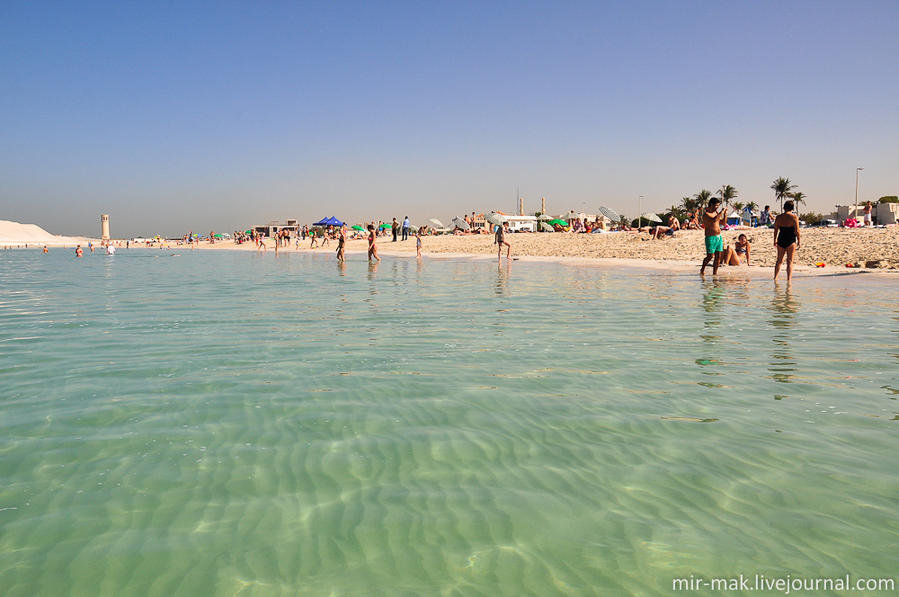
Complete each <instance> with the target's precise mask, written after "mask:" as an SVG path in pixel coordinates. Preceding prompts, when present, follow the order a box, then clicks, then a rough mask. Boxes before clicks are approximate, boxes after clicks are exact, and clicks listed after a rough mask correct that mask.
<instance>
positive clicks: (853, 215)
mask: <svg viewBox="0 0 899 597" xmlns="http://www.w3.org/2000/svg"><path fill="white" fill-rule="evenodd" d="M860 170H864V168H856V169H855V213H854V214H852V217H853V218H855V219H856V220H858V173H859V171H860Z"/></svg>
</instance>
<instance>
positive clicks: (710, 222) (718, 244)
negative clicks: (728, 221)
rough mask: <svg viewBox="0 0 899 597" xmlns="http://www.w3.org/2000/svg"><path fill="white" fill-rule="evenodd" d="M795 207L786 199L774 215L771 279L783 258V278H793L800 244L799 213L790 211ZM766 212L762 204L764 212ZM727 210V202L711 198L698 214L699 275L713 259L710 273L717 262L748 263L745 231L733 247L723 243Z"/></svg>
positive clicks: (776, 272) (714, 269)
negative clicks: (701, 234)
mask: <svg viewBox="0 0 899 597" xmlns="http://www.w3.org/2000/svg"><path fill="white" fill-rule="evenodd" d="M795 208H796V206H795V204H794V203H793V201H786V202H785V203H784V206H783V213H781V214H778V215H777V217H775V218H774V247H775V249H776V250H777V260H776V261H775V264H774V279H775V280H776V279H777V275H778V274H779V273H780V268H781V264H783V262H784V261H786V269H787V280H788V281H789V280H791V279H792V278H793V257H794V256H795V254H796V250H797V249H798V248H799V244H800V232H799V217H798V216H797V215H796V214H795V213H793V210H794V209H795ZM767 212H768V208H767V206H766V209H765V213H767ZM726 213H727V205H726V204H725V205H721V200H720V199H718V198H713V199H711V200H710V201H709V204H708V207H706V210H705V213H703V214H702V228H703V230H705V252H706V256H705V259H703V261H702V266H700V268H699V275H701V276H702V275H705V268H706V266H708V264H709V262H710V261H711V262H713V265H712V274H717V273H718V266H719V265H721V264H725V265H739V264H740V263H741V261H742V260H743V259H745V261H746V265H749V255H750V250H751V247H750V243H749V240H748V239H747V238H746V235H745V234H741V235H740V236H739V237H738V238H737V242H736V243H735V245H734V247H727V248H725V246H724V239H723V238H722V236H721V223H722V222H724V218H725V216H726Z"/></svg>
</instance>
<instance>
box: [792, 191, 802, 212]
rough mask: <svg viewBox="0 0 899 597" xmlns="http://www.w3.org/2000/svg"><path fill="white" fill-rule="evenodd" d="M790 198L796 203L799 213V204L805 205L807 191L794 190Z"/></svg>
mask: <svg viewBox="0 0 899 597" xmlns="http://www.w3.org/2000/svg"><path fill="white" fill-rule="evenodd" d="M789 197H790V199H792V200H793V202H794V203H795V204H796V215H797V216H798V215H799V206H800V205H805V193H803V192H802V191H793V192H792V193H790V194H789Z"/></svg>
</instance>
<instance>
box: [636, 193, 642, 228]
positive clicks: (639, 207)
mask: <svg viewBox="0 0 899 597" xmlns="http://www.w3.org/2000/svg"><path fill="white" fill-rule="evenodd" d="M642 226H643V195H640V198H639V199H638V200H637V229H640V228H641V227H642Z"/></svg>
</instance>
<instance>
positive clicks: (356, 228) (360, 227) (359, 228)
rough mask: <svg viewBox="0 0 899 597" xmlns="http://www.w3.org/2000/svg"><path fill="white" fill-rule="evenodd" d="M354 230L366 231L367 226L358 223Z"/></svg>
mask: <svg viewBox="0 0 899 597" xmlns="http://www.w3.org/2000/svg"><path fill="white" fill-rule="evenodd" d="M353 230H362V231H363V232H364V231H365V228H363V227H362V226H360V225H359V224H356V225H355V226H353Z"/></svg>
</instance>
